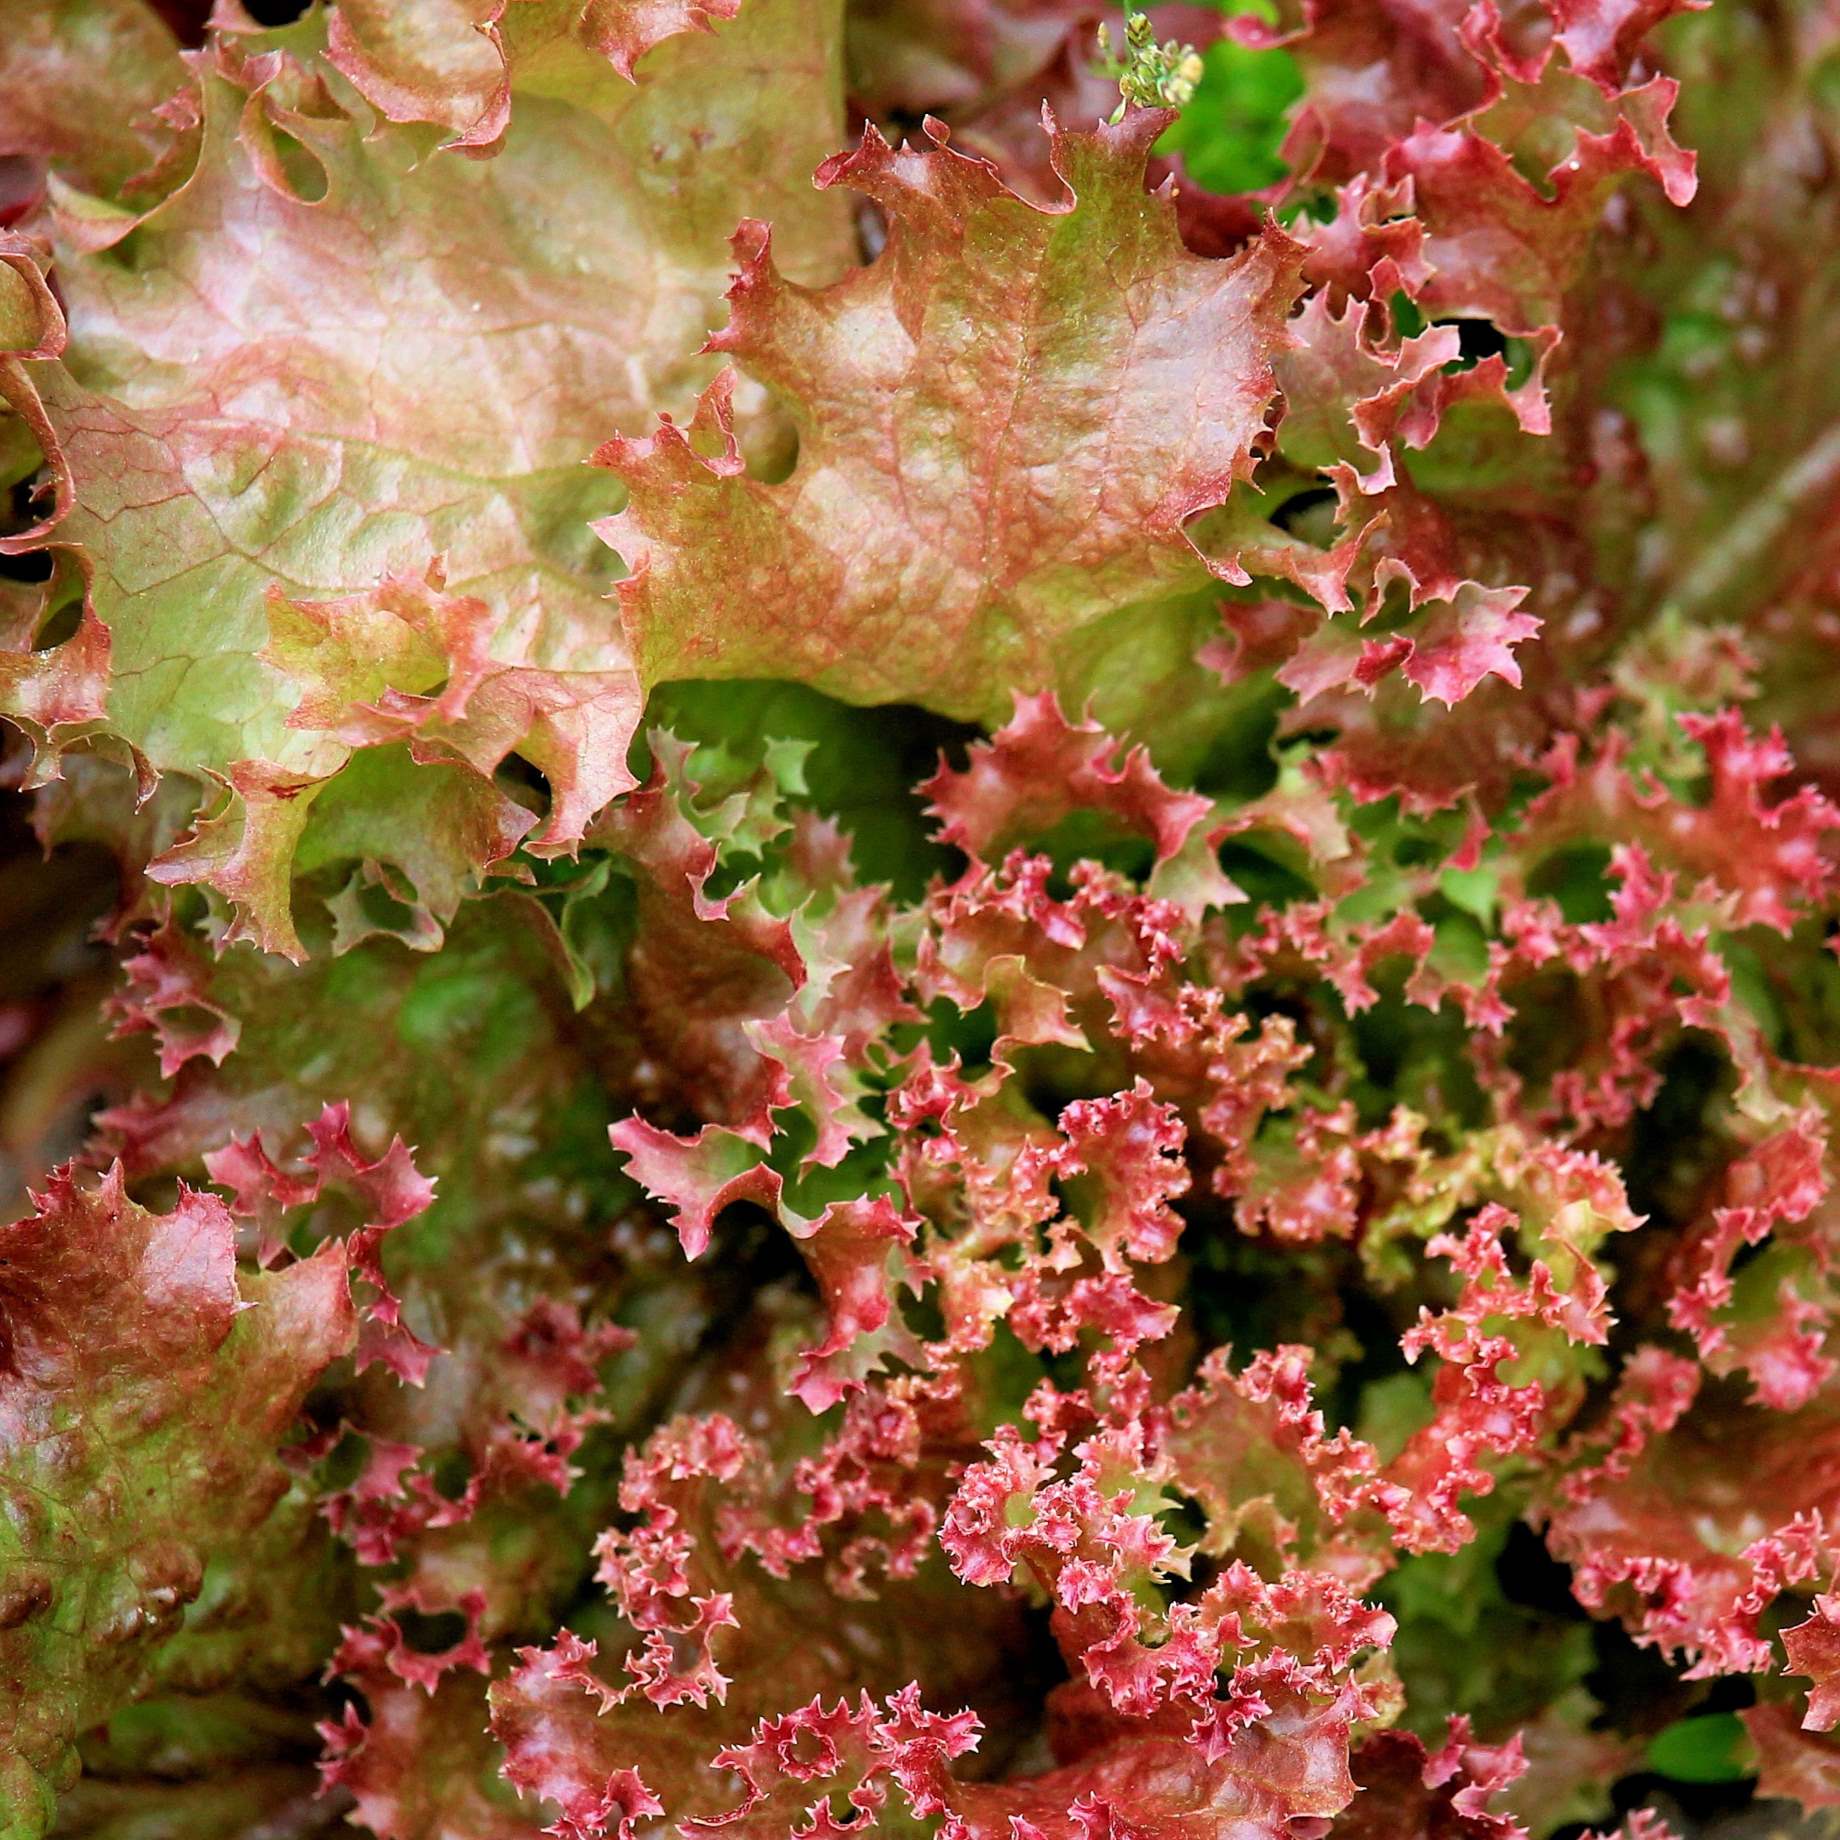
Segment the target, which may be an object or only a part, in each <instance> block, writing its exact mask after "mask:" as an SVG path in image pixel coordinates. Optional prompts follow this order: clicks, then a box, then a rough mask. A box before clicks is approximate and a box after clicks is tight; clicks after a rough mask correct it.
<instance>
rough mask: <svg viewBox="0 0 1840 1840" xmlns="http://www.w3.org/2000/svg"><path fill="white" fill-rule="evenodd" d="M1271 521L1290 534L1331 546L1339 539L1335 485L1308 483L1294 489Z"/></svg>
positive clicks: (1317, 544) (1324, 547) (1310, 541)
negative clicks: (1336, 536) (1312, 484)
mask: <svg viewBox="0 0 1840 1840" xmlns="http://www.w3.org/2000/svg"><path fill="white" fill-rule="evenodd" d="M1271 521H1272V522H1273V523H1274V524H1276V525H1277V527H1278V528H1279V529H1280V530H1282V531H1285V532H1287V533H1288V534H1289V535H1291V536H1293V537H1298V538H1301V539H1302V541H1303V542H1305V543H1311V544H1314V545H1315V546H1316V547H1317V548H1318V549H1327V548H1328V547H1329V546H1330V544H1331V543H1333V542H1334V541H1335V490H1334V488H1333V487H1332V486H1307V487H1305V489H1304V490H1303V491H1301V492H1295V493H1293V494H1292V495H1291V496H1290V497H1289V498H1287V499H1286V500H1285V501H1284V503H1283V504H1281V505H1280V506H1279V507H1278V508H1277V510H1276V511H1274V512H1273V513H1272V514H1271Z"/></svg>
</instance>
